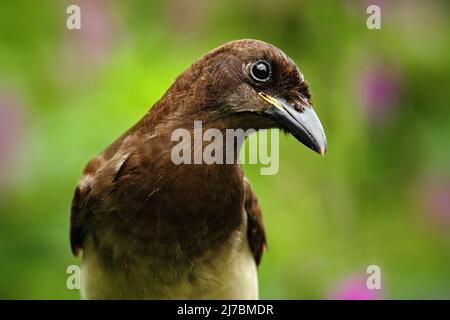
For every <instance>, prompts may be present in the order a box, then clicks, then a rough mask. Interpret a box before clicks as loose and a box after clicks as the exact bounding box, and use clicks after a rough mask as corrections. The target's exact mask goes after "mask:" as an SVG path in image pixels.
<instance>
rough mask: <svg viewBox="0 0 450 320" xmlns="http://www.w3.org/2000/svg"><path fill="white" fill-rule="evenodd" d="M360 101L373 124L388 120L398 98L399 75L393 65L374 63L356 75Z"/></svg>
mask: <svg viewBox="0 0 450 320" xmlns="http://www.w3.org/2000/svg"><path fill="white" fill-rule="evenodd" d="M357 82H358V86H357V87H358V89H359V98H360V103H361V105H362V106H363V108H364V111H365V113H366V115H367V118H368V119H369V121H370V122H372V123H374V124H378V123H384V122H386V121H388V120H390V119H391V118H392V117H393V116H394V115H395V112H396V109H397V107H398V103H399V100H400V92H401V77H400V74H399V72H398V71H396V69H395V67H393V66H389V65H387V64H382V63H374V64H371V65H369V66H367V67H366V68H364V69H363V70H362V71H361V73H360V74H359V75H358V77H357Z"/></svg>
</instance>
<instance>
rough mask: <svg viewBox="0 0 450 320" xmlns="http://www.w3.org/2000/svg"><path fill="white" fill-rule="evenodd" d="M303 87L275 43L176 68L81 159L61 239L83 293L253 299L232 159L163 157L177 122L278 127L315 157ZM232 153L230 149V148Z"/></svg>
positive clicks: (253, 269)
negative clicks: (162, 87)
mask: <svg viewBox="0 0 450 320" xmlns="http://www.w3.org/2000/svg"><path fill="white" fill-rule="evenodd" d="M310 98H311V97H310V93H309V89H308V85H307V83H306V82H305V81H304V78H303V75H302V73H301V72H300V71H299V69H298V67H297V65H296V64H295V63H294V62H293V61H292V60H291V59H290V58H289V57H288V56H287V55H286V54H285V53H283V52H282V51H281V50H280V49H278V48H276V47H274V46H272V45H270V44H268V43H265V42H262V41H257V40H238V41H232V42H229V43H227V44H225V45H223V46H221V47H219V48H217V49H215V50H213V51H211V52H209V53H207V54H206V55H204V56H203V57H201V58H200V59H199V60H198V61H196V62H195V63H194V64H192V66H191V67H190V68H189V69H187V70H186V71H184V72H183V73H182V74H181V75H179V76H178V78H177V79H176V80H175V82H174V83H173V84H172V85H171V87H170V88H169V89H168V90H167V92H166V93H165V94H164V95H163V97H162V98H161V99H160V100H159V101H158V102H156V103H155V104H154V106H153V107H152V108H151V109H150V111H149V112H148V113H147V114H145V116H144V117H143V118H142V119H141V120H140V121H138V123H137V124H136V125H134V126H133V127H132V128H131V129H129V130H128V131H127V132H125V133H124V134H123V135H122V136H120V137H119V138H118V139H117V140H116V141H115V142H114V143H112V144H111V145H110V146H108V147H107V148H106V149H105V150H104V151H103V152H102V153H100V154H99V155H98V156H96V157H95V158H93V159H92V160H91V161H90V162H89V163H88V164H87V166H86V168H85V169H84V172H83V176H82V177H81V179H80V181H79V184H78V186H77V188H76V190H75V195H74V198H73V202H72V211H71V227H70V242H71V246H72V251H73V253H74V254H75V255H79V254H80V253H81V252H82V257H83V259H82V272H81V274H82V279H81V280H82V297H83V298H87V299H256V298H258V282H257V265H258V264H259V262H260V260H261V255H262V253H263V252H264V250H265V248H266V237H265V234H264V227H263V221H262V215H261V209H260V207H259V204H258V200H257V198H256V196H255V193H254V192H253V190H252V188H251V185H250V183H249V181H248V180H247V179H246V178H245V177H244V174H243V171H242V169H241V166H240V164H239V163H238V162H237V161H235V163H234V164H216V163H213V164H204V163H203V164H175V163H174V162H173V161H172V159H171V150H172V148H173V147H174V143H175V142H173V141H172V140H171V133H172V132H173V131H174V130H176V129H177V128H188V129H189V128H193V122H194V121H195V120H201V121H202V123H203V127H204V128H205V129H206V128H218V129H219V130H221V131H224V130H226V129H237V128H242V129H244V130H246V129H249V128H253V129H256V130H258V129H265V128H281V129H284V130H285V131H287V132H289V133H290V134H292V135H293V136H294V137H295V138H297V139H298V140H299V141H300V142H302V143H303V144H305V145H306V146H308V147H309V148H311V149H313V150H314V151H316V152H318V153H320V154H324V153H325V151H326V139H325V135H324V132H323V129H322V125H321V124H320V121H319V119H318V118H317V116H316V114H315V113H314V111H313V109H312V107H311V101H310ZM237 148H239V146H237Z"/></svg>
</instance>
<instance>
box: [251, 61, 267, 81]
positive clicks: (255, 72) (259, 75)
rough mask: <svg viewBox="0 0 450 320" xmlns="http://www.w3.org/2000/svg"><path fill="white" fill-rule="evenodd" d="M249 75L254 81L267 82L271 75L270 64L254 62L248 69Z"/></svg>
mask: <svg viewBox="0 0 450 320" xmlns="http://www.w3.org/2000/svg"><path fill="white" fill-rule="evenodd" d="M250 73H251V75H252V78H253V79H254V80H256V81H262V82H264V81H267V80H269V78H270V74H271V69H270V64H269V63H268V62H266V61H263V60H261V61H258V62H255V63H254V64H253V65H252V68H251V69H250Z"/></svg>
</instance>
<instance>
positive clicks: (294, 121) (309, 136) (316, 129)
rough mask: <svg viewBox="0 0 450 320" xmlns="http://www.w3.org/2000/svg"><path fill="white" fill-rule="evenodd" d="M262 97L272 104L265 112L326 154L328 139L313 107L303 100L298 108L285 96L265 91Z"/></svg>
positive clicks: (311, 146) (304, 141)
mask: <svg viewBox="0 0 450 320" xmlns="http://www.w3.org/2000/svg"><path fill="white" fill-rule="evenodd" d="M259 95H260V97H261V98H262V99H263V100H264V101H266V102H268V103H269V104H270V105H271V106H270V107H269V108H268V109H267V110H265V111H264V114H265V115H266V116H268V117H269V118H271V119H273V120H274V121H276V122H277V123H278V124H280V125H281V126H282V127H283V128H285V129H286V130H287V131H288V132H289V133H290V134H292V135H293V136H294V137H295V138H296V139H297V140H298V141H300V142H301V143H303V144H304V145H305V146H307V147H308V148H310V149H312V150H314V151H316V152H317V153H319V154H320V155H324V154H325V152H326V151H327V139H326V137H325V132H324V130H323V128H322V124H321V123H320V120H319V118H318V117H317V115H316V113H315V112H314V110H313V109H312V107H311V106H310V105H309V104H308V103H307V102H306V101H303V102H302V104H301V105H299V106H298V108H297V109H298V110H296V108H295V107H294V106H293V105H292V104H291V103H289V102H287V101H286V100H285V99H283V98H279V97H273V96H270V95H268V94H266V93H264V92H260V93H259Z"/></svg>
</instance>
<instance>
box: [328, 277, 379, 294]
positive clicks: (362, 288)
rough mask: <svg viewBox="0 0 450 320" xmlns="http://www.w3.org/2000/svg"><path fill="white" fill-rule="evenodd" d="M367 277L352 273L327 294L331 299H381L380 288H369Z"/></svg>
mask: <svg viewBox="0 0 450 320" xmlns="http://www.w3.org/2000/svg"><path fill="white" fill-rule="evenodd" d="M366 279H367V277H365V276H363V275H352V276H350V277H348V278H346V279H344V280H343V281H341V282H340V283H338V284H337V286H336V287H335V288H334V289H333V290H332V291H331V292H330V293H329V294H328V298H329V299H332V300H378V299H382V294H381V290H377V289H369V288H367V285H366Z"/></svg>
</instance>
